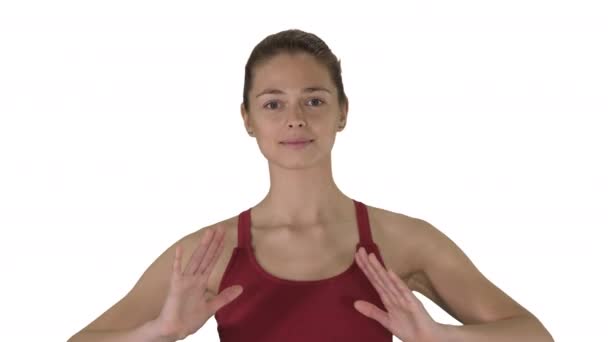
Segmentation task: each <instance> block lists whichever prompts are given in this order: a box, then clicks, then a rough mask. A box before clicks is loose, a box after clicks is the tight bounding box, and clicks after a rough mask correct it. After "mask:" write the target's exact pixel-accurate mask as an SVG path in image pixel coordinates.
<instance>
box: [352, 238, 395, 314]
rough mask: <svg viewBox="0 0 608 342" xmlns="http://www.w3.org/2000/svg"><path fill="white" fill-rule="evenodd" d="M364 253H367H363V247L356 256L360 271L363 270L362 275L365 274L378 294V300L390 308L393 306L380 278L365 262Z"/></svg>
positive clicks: (367, 262) (366, 261)
mask: <svg viewBox="0 0 608 342" xmlns="http://www.w3.org/2000/svg"><path fill="white" fill-rule="evenodd" d="M366 253H367V252H365V249H364V248H363V247H362V248H360V249H359V252H358V253H357V254H358V256H357V258H358V262H359V264H360V266H361V269H362V270H363V273H365V275H366V276H367V278H368V279H369V280H370V282H371V283H372V285H373V286H374V288H375V289H376V292H378V294H379V295H380V299H382V302H383V303H384V306H385V307H390V306H392V305H394V304H393V303H391V302H392V300H391V299H390V298H389V294H388V292H387V291H386V289H385V288H384V286H383V285H382V282H381V280H380V278H379V277H378V275H377V274H376V272H375V271H374V269H373V268H372V267H371V264H370V263H369V261H368V260H366V255H367V254H366Z"/></svg>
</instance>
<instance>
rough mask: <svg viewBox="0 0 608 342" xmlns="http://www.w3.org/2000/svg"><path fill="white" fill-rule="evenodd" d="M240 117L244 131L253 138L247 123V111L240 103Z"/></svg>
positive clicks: (251, 130) (251, 129)
mask: <svg viewBox="0 0 608 342" xmlns="http://www.w3.org/2000/svg"><path fill="white" fill-rule="evenodd" d="M241 117H242V118H243V124H244V125H245V130H246V131H247V134H249V135H250V136H253V128H252V127H251V126H250V122H249V113H247V109H245V104H244V103H241Z"/></svg>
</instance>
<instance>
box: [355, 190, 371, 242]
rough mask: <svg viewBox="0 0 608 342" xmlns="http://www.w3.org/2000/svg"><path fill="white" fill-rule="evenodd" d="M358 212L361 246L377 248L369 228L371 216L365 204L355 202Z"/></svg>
mask: <svg viewBox="0 0 608 342" xmlns="http://www.w3.org/2000/svg"><path fill="white" fill-rule="evenodd" d="M353 201H354V202H355V208H356V209H355V210H356V212H357V227H358V228H359V245H361V246H371V247H375V243H374V240H373V239H372V233H371V229H370V226H369V215H368V213H367V206H366V205H365V203H363V202H360V201H357V200H354V199H353Z"/></svg>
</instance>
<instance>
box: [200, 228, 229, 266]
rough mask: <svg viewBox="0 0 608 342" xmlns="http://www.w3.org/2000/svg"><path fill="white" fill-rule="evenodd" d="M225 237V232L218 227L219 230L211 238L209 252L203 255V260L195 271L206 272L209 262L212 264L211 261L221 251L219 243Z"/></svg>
mask: <svg viewBox="0 0 608 342" xmlns="http://www.w3.org/2000/svg"><path fill="white" fill-rule="evenodd" d="M223 239H224V232H223V231H222V230H221V229H219V228H218V229H217V231H216V232H215V234H214V235H213V239H212V240H211V242H210V244H209V248H208V249H207V253H205V256H204V257H203V259H202V260H201V262H200V263H199V265H198V268H197V269H196V270H195V271H194V272H195V274H202V273H203V272H205V271H206V270H207V268H208V267H209V264H211V261H212V260H213V259H215V255H216V254H217V252H218V251H219V248H218V247H219V244H220V242H221V241H222V240H223Z"/></svg>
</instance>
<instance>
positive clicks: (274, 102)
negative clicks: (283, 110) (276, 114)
mask: <svg viewBox="0 0 608 342" xmlns="http://www.w3.org/2000/svg"><path fill="white" fill-rule="evenodd" d="M272 104H277V105H278V103H277V101H270V102H268V103H267V104H265V105H264V108H266V109H277V107H273V108H268V105H272Z"/></svg>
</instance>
